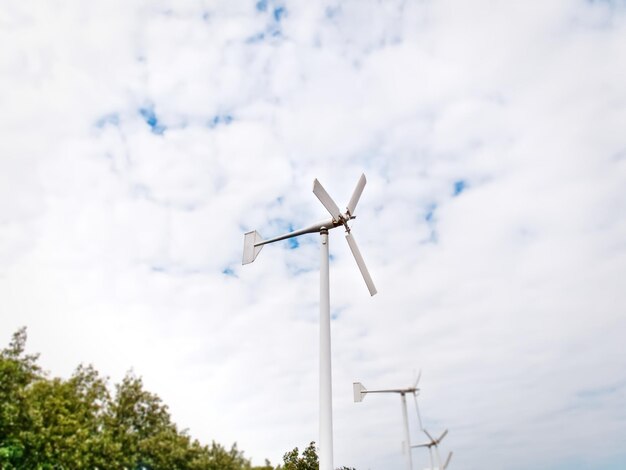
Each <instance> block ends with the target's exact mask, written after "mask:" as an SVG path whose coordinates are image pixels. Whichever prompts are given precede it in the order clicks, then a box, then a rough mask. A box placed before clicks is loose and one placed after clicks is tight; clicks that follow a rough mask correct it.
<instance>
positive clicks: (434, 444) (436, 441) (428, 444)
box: [411, 429, 452, 470]
mask: <svg viewBox="0 0 626 470" xmlns="http://www.w3.org/2000/svg"><path fill="white" fill-rule="evenodd" d="M423 431H424V433H425V434H426V435H427V436H428V438H429V439H430V441H428V442H426V443H424V444H417V445H413V446H411V447H412V448H414V449H415V448H418V447H428V454H429V455H430V468H431V469H434V468H435V467H434V466H433V451H432V448H433V447H434V448H435V454H436V455H437V467H436V468H437V469H438V470H445V469H446V468H448V465H449V464H450V459H451V458H452V452H450V453H449V454H448V458H447V459H446V462H445V463H444V464H443V466H442V465H441V456H440V455H439V443H440V442H441V441H442V439H443V438H444V437H446V435H447V434H448V430H447V429H446V430H445V431H444V432H443V433H441V436H439V438H437V439H435V438H434V437H433V436H431V434H430V433H429V432H428V431H427V430H426V429H423Z"/></svg>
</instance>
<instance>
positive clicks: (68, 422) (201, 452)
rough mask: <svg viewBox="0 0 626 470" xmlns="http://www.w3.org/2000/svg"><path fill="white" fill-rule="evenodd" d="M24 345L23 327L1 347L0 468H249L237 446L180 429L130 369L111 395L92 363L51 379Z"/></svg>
mask: <svg viewBox="0 0 626 470" xmlns="http://www.w3.org/2000/svg"><path fill="white" fill-rule="evenodd" d="M25 344H26V329H25V328H22V329H20V330H18V331H17V332H16V333H15V334H14V335H13V339H12V341H11V343H10V344H9V346H8V348H6V349H3V350H2V351H0V469H2V470H13V469H37V470H57V469H59V470H61V469H72V470H82V469H85V470H87V469H89V470H93V469H103V468H106V469H119V470H122V469H124V470H170V469H176V470H250V469H251V464H250V461H249V460H248V459H246V458H245V457H244V455H243V452H241V451H240V450H239V449H238V448H237V445H236V444H234V445H233V446H232V447H231V448H230V449H226V448H224V447H223V446H221V445H220V444H217V443H215V442H212V443H211V445H210V446H203V445H201V444H200V443H199V442H198V441H196V440H193V441H192V440H191V438H190V437H189V436H188V435H187V433H186V432H185V431H179V430H178V428H177V427H176V425H175V424H174V423H173V422H172V420H171V417H170V414H169V412H168V409H167V406H166V405H165V404H164V403H163V402H162V401H161V399H160V398H159V397H158V396H157V395H155V394H153V393H151V392H148V391H146V390H145V389H144V387H143V382H142V380H141V378H139V377H136V376H135V375H134V374H130V373H129V374H127V375H126V376H125V377H124V379H123V380H122V382H121V383H120V384H118V385H116V386H115V394H114V396H111V394H110V393H109V390H108V386H107V380H106V379H105V378H102V377H101V376H100V375H99V374H98V372H97V371H96V370H95V369H94V368H93V367H92V366H79V367H78V368H77V369H76V371H75V372H74V373H73V375H72V376H71V377H70V378H69V379H68V380H63V379H59V378H53V379H49V378H47V377H46V376H45V375H44V374H43V373H42V372H41V370H40V368H39V366H38V365H37V358H38V356H36V355H27V354H25V352H24V350H25ZM270 468H271V467H270Z"/></svg>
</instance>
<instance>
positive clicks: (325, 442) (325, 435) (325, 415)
mask: <svg viewBox="0 0 626 470" xmlns="http://www.w3.org/2000/svg"><path fill="white" fill-rule="evenodd" d="M366 182H367V181H366V179H365V175H361V178H360V179H359V181H358V183H357V185H356V188H355V189H354V192H353V193H352V197H351V198H350V202H348V206H347V207H346V212H345V213H342V212H341V210H339V207H338V206H337V204H335V201H333V199H332V198H331V197H330V196H329V195H328V193H327V192H326V190H325V189H324V188H323V187H322V185H321V184H320V182H319V181H317V179H315V180H314V181H313V193H314V194H315V195H316V196H317V198H318V199H319V200H320V202H321V203H322V204H323V206H324V207H325V208H326V210H327V211H328V212H329V213H330V215H331V216H332V219H328V220H325V221H323V222H318V223H316V224H314V225H311V226H309V227H306V228H303V229H300V230H296V231H294V232H290V233H287V234H284V235H280V236H278V237H274V238H270V239H269V240H263V239H262V237H261V235H260V234H259V233H258V232H257V231H256V230H253V231H251V232H247V233H246V234H245V235H244V243H243V261H242V264H248V263H252V262H253V261H254V260H255V258H256V257H257V255H258V254H259V252H260V251H261V248H263V245H267V244H268V243H273V242H276V241H279V240H285V239H287V238H292V237H297V236H299V235H304V234H306V233H319V234H320V235H321V242H322V244H321V266H320V414H319V420H320V422H319V425H320V431H319V432H320V436H319V437H320V439H319V445H320V447H319V449H320V455H319V461H320V470H333V411H332V410H333V404H332V379H331V358H330V295H329V272H328V257H329V252H328V231H329V230H330V229H333V228H335V227H342V226H343V227H344V228H345V230H346V240H347V241H348V245H349V246H350V250H352V254H353V255H354V258H355V259H356V263H357V265H358V267H359V270H360V271H361V275H362V276H363V279H365V284H367V288H368V289H369V292H370V295H374V294H376V287H374V283H373V282H372V278H371V277H370V274H369V272H368V270H367V267H366V266H365V261H363V257H362V256H361V252H360V251H359V248H358V246H357V244H356V241H355V240H354V237H353V236H352V233H351V230H350V227H349V226H348V221H349V220H351V219H354V217H355V216H354V211H355V209H356V206H357V204H358V202H359V198H360V197H361V193H362V192H363V188H364V187H365V183H366Z"/></svg>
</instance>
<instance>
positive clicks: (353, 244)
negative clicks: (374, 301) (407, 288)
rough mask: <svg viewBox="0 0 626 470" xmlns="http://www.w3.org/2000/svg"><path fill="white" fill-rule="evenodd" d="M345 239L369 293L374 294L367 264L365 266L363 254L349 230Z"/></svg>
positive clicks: (374, 288)
mask: <svg viewBox="0 0 626 470" xmlns="http://www.w3.org/2000/svg"><path fill="white" fill-rule="evenodd" d="M346 240H347V241H348V245H350V250H352V254H353V255H354V259H355V260H356V264H357V265H358V266H359V270H360V271H361V275H362V276H363V279H364V280H365V284H367V288H368V289H369V291H370V295H376V292H377V291H376V287H375V286H374V281H372V278H371V276H370V273H369V271H368V270H367V266H365V261H363V256H361V252H360V251H359V247H358V246H357V244H356V241H355V240H354V237H353V236H352V234H351V233H350V232H348V233H346Z"/></svg>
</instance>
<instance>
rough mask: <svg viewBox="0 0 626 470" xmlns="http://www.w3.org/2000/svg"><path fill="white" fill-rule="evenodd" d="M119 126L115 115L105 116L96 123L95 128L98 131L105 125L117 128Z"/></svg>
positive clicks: (118, 119) (117, 117)
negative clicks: (97, 128)
mask: <svg viewBox="0 0 626 470" xmlns="http://www.w3.org/2000/svg"><path fill="white" fill-rule="evenodd" d="M119 124H120V117H119V115H118V114H117V113H110V114H106V115H104V116H102V117H101V118H100V119H98V120H97V121H96V127H99V128H100V129H102V128H103V127H105V126H107V125H111V126H119Z"/></svg>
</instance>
